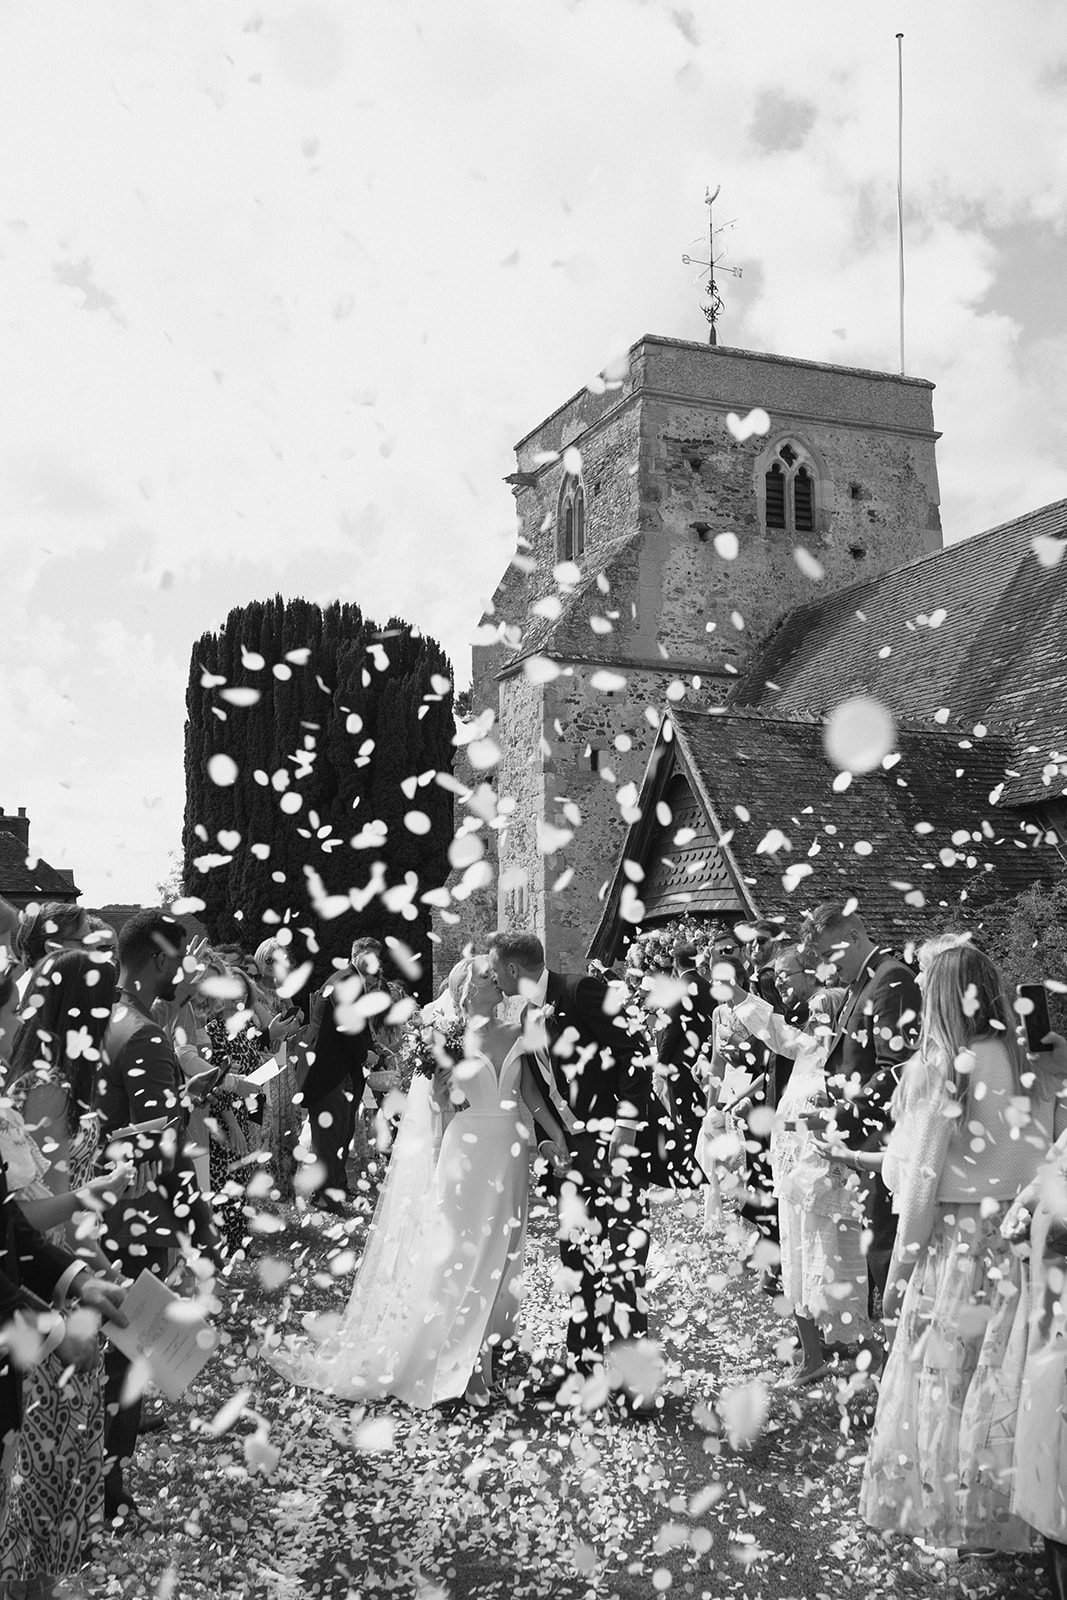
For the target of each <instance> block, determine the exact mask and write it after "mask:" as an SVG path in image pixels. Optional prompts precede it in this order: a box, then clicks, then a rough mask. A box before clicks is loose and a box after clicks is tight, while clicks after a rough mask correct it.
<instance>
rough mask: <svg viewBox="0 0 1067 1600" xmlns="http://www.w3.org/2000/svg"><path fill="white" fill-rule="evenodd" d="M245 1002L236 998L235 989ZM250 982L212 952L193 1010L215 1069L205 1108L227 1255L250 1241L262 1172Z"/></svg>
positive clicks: (257, 1048) (258, 1036) (215, 1203)
mask: <svg viewBox="0 0 1067 1600" xmlns="http://www.w3.org/2000/svg"><path fill="white" fill-rule="evenodd" d="M237 983H240V984H241V985H242V991H241V993H242V997H241V998H237V997H236V992H235V991H236V984H237ZM248 999H249V986H248V980H247V978H246V977H245V975H244V974H243V973H241V972H238V971H236V970H235V969H234V968H232V967H230V966H228V965H227V964H226V962H225V961H224V960H223V959H222V958H221V957H220V956H219V955H218V953H217V952H212V953H211V955H210V956H209V957H208V960H207V963H206V968H205V972H204V974H203V975H202V976H201V979H200V985H199V989H198V992H197V994H196V995H195V996H194V1001H193V1006H194V1011H195V1013H196V1019H197V1024H198V1026H197V1032H196V1046H197V1053H198V1055H199V1056H200V1057H201V1059H203V1060H204V1061H207V1062H209V1063H210V1065H211V1066H212V1067H213V1068H214V1069H215V1074H216V1076H215V1082H214V1083H213V1084H212V1086H211V1092H210V1094H209V1095H208V1096H207V1100H206V1103H205V1106H204V1114H205V1121H206V1124H207V1130H208V1134H209V1141H208V1163H209V1168H210V1175H211V1203H212V1207H213V1209H214V1213H215V1225H216V1227H217V1228H218V1231H219V1236H220V1240H221V1243H222V1246H223V1249H224V1250H225V1252H226V1254H227V1255H233V1254H234V1253H235V1252H236V1251H238V1250H243V1249H244V1245H245V1241H246V1239H247V1237H248V1232H249V1228H248V1219H247V1218H246V1216H245V1189H246V1188H247V1185H248V1183H249V1181H250V1179H251V1178H252V1176H253V1173H254V1172H256V1171H258V1165H257V1163H256V1161H255V1154H256V1152H257V1151H258V1150H259V1148H260V1133H259V1122H258V1117H257V1111H258V1109H259V1106H260V1105H261V1103H262V1100H261V1097H262V1090H261V1089H260V1087H259V1085H258V1084H256V1083H252V1082H251V1081H250V1079H249V1074H250V1073H252V1072H254V1071H255V1069H256V1068H257V1067H258V1066H259V1064H260V1061H261V1060H262V1058H263V1054H264V1042H265V1039H264V1035H263V1034H262V1033H261V1032H260V1029H259V1026H258V1024H257V1022H256V1020H255V1017H254V1015H253V1013H252V1010H251V1008H250V1006H249V1005H248V1003H247V1001H248Z"/></svg>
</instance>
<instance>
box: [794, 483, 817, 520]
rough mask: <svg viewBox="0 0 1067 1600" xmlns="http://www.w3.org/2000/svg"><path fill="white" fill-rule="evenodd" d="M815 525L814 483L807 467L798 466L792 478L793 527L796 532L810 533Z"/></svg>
mask: <svg viewBox="0 0 1067 1600" xmlns="http://www.w3.org/2000/svg"><path fill="white" fill-rule="evenodd" d="M814 526H815V485H814V484H813V483H812V481H811V473H810V472H809V471H808V469H807V467H798V468H797V475H796V477H795V478H794V479H793V527H794V529H795V530H796V532H797V533H810V532H811V530H812V529H813V528H814Z"/></svg>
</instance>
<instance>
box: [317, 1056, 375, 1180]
mask: <svg viewBox="0 0 1067 1600" xmlns="http://www.w3.org/2000/svg"><path fill="white" fill-rule="evenodd" d="M362 1097H363V1086H362V1084H360V1092H359V1098H360V1099H362ZM308 1123H309V1132H310V1135H311V1148H312V1150H313V1152H314V1154H315V1159H316V1161H319V1162H321V1163H322V1166H323V1167H324V1168H325V1177H324V1179H323V1184H322V1188H321V1189H320V1191H319V1193H320V1194H321V1193H326V1194H327V1195H328V1196H329V1197H330V1198H331V1199H336V1198H338V1196H339V1195H345V1194H347V1193H348V1172H347V1170H346V1163H347V1161H348V1147H349V1145H350V1144H351V1143H352V1134H353V1132H354V1131H355V1125H356V1095H355V1088H354V1085H353V1084H352V1083H351V1082H350V1081H349V1079H347V1078H345V1079H344V1080H343V1081H342V1082H341V1083H339V1084H337V1085H336V1086H335V1087H333V1088H332V1089H331V1090H330V1092H329V1093H328V1094H324V1095H322V1096H321V1097H320V1098H318V1099H315V1100H311V1099H309V1100H308Z"/></svg>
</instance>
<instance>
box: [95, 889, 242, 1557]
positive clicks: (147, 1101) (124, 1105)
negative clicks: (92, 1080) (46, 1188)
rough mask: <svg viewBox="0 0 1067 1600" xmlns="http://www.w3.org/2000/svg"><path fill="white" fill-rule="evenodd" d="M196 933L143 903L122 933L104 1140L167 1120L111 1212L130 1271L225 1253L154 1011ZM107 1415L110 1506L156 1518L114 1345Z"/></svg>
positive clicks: (174, 1064)
mask: <svg viewBox="0 0 1067 1600" xmlns="http://www.w3.org/2000/svg"><path fill="white" fill-rule="evenodd" d="M185 945H186V933H185V929H184V928H183V927H182V925H181V923H180V922H178V921H177V920H176V919H175V918H174V917H172V916H170V915H168V913H167V912H165V911H163V910H161V909H158V908H150V909H148V910H145V911H136V912H134V914H133V916H132V917H130V918H129V920H128V921H127V922H125V923H124V924H123V927H122V931H121V932H120V934H119V994H118V1001H117V1004H116V1006H115V1009H114V1011H113V1013H112V1016H111V1021H110V1024H109V1026H108V1030H107V1034H106V1037H105V1040H104V1055H105V1062H104V1066H103V1072H102V1083H101V1090H100V1099H99V1107H100V1114H101V1145H102V1146H103V1147H104V1148H106V1147H107V1144H108V1138H109V1135H110V1134H111V1133H112V1132H113V1131H114V1130H116V1129H118V1128H125V1127H129V1126H131V1125H134V1124H138V1123H151V1122H160V1121H161V1122H162V1123H163V1126H162V1128H155V1129H145V1130H144V1131H142V1132H140V1133H138V1134H137V1136H136V1138H135V1139H134V1141H133V1144H134V1159H135V1161H136V1163H137V1177H136V1181H135V1184H134V1186H133V1187H132V1188H131V1189H130V1190H129V1191H127V1193H126V1194H125V1195H124V1196H123V1197H122V1198H121V1199H120V1200H119V1201H118V1202H117V1204H116V1205H114V1206H111V1207H109V1208H108V1209H107V1210H106V1211H105V1213H104V1223H105V1233H104V1240H103V1243H104V1249H105V1251H106V1252H107V1254H108V1256H109V1257H110V1258H111V1259H112V1260H113V1261H114V1262H115V1263H116V1265H118V1266H119V1267H120V1268H121V1269H122V1271H123V1272H124V1273H125V1274H126V1275H127V1276H128V1277H131V1278H136V1277H138V1276H139V1274H140V1273H141V1272H142V1271H145V1270H147V1271H149V1272H152V1273H154V1274H155V1275H156V1276H157V1277H160V1278H165V1277H166V1276H167V1273H168V1272H169V1271H170V1268H171V1264H172V1262H173V1259H174V1256H175V1252H176V1250H177V1249H178V1248H179V1246H180V1245H181V1244H182V1242H183V1240H184V1241H187V1242H189V1243H190V1244H191V1246H195V1247H196V1249H198V1250H199V1251H202V1252H204V1253H206V1254H209V1255H213V1256H214V1257H215V1259H216V1261H217V1241H216V1239H215V1237H214V1235H213V1231H212V1229H211V1225H210V1219H209V1217H208V1216H207V1215H206V1214H205V1208H204V1205H203V1202H202V1200H201V1197H200V1195H199V1191H198V1190H197V1187H196V1175H195V1172H194V1170H193V1167H192V1164H191V1162H190V1161H189V1159H188V1156H187V1155H186V1154H185V1151H184V1149H183V1140H184V1120H185V1119H184V1110H183V1104H182V1101H183V1080H182V1073H181V1069H180V1067H179V1065H178V1060H177V1057H176V1055H175V1053H174V1046H173V1044H172V1043H171V1041H170V1039H169V1037H168V1035H167V1032H166V1029H165V1028H164V1027H163V1025H162V1024H161V1023H160V1022H159V1021H158V1020H157V1018H156V1017H155V1016H153V1012H152V1008H153V1006H154V1005H155V1004H156V1002H157V1001H164V1002H170V1001H173V1000H174V999H175V994H176V990H177V986H178V982H179V978H180V977H181V976H182V975H183V964H182V956H183V953H184V950H185ZM104 1365H105V1371H106V1377H107V1383H106V1390H105V1399H106V1403H107V1419H106V1421H105V1433H104V1443H105V1450H106V1460H105V1468H106V1471H105V1478H104V1514H105V1516H106V1517H107V1518H108V1519H109V1520H110V1521H112V1522H113V1523H114V1522H118V1523H120V1524H121V1530H120V1531H127V1530H129V1529H130V1528H132V1527H134V1526H136V1525H147V1524H148V1521H149V1519H148V1518H147V1517H145V1515H144V1513H143V1512H141V1511H140V1510H139V1508H138V1507H137V1506H136V1505H135V1503H134V1501H133V1497H132V1495H131V1494H130V1493H129V1491H128V1489H127V1488H126V1485H125V1482H124V1477H123V1472H124V1468H125V1466H126V1465H127V1463H128V1462H130V1461H131V1460H132V1458H133V1454H134V1451H135V1449H136V1446H137V1435H138V1431H139V1428H140V1419H141V1395H140V1393H136V1394H132V1395H131V1394H129V1393H128V1392H127V1393H124V1385H125V1384H126V1379H127V1375H128V1373H129V1366H130V1364H129V1362H128V1360H127V1359H126V1357H125V1356H124V1355H123V1354H122V1352H121V1351H119V1350H116V1349H115V1348H114V1347H113V1346H110V1347H109V1348H108V1351H107V1354H106V1356H105V1361H104Z"/></svg>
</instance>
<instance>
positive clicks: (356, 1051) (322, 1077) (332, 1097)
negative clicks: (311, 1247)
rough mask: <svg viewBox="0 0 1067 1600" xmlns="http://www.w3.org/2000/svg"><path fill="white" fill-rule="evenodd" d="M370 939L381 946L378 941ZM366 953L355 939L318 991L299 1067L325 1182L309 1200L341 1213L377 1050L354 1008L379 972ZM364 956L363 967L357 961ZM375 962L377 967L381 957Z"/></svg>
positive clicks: (313, 1143)
mask: <svg viewBox="0 0 1067 1600" xmlns="http://www.w3.org/2000/svg"><path fill="white" fill-rule="evenodd" d="M370 943H371V944H372V945H376V946H377V947H378V949H380V948H381V946H380V945H378V942H377V940H371V941H370ZM366 953H367V943H366V941H365V940H363V939H356V940H355V941H354V942H353V944H352V954H351V959H350V961H349V963H348V965H347V966H344V967H341V968H339V969H338V971H337V972H335V973H334V975H333V977H332V978H331V979H330V980H329V982H327V983H325V984H324V985H323V987H322V988H321V989H320V990H319V992H318V993H317V994H316V995H315V996H314V998H313V1000H312V1003H311V1021H310V1024H309V1027H308V1031H307V1034H306V1036H305V1039H304V1045H303V1051H302V1054H303V1057H304V1066H303V1072H302V1074H301V1073H300V1072H298V1079H299V1081H300V1086H301V1100H302V1101H303V1103H304V1105H306V1106H307V1111H308V1123H309V1130H310V1134H311V1148H312V1150H313V1151H314V1154H315V1158H316V1161H317V1162H318V1164H319V1167H320V1169H321V1173H322V1186H321V1187H320V1188H319V1189H317V1190H316V1191H315V1193H314V1194H313V1195H312V1197H311V1203H312V1204H313V1205H315V1206H318V1207H320V1208H321V1209H322V1210H325V1211H331V1212H333V1213H335V1214H339V1215H345V1214H347V1209H348V1205H349V1203H350V1202H351V1200H352V1199H353V1198H354V1196H353V1195H352V1193H351V1191H350V1189H349V1184H348V1171H347V1161H348V1152H349V1149H350V1147H351V1144H352V1138H353V1133H354V1131H355V1122H356V1116H357V1114H358V1109H359V1106H360V1104H361V1103H362V1100H363V1092H364V1089H365V1087H366V1081H367V1071H368V1058H369V1057H370V1055H371V1054H372V1052H373V1040H372V1037H371V1031H370V1029H369V1028H368V1027H367V1026H366V1025H365V1021H364V1019H363V1017H362V1016H360V1015H358V1013H356V1012H355V1010H354V1009H353V1008H354V1006H355V1002H356V1001H357V999H358V998H359V997H360V995H362V994H363V993H364V991H365V987H366V981H367V978H368V977H370V978H372V979H373V978H374V976H375V974H374V973H373V972H372V971H371V970H370V965H371V964H370V963H369V962H368V961H367V960H366ZM361 959H362V961H363V966H364V968H365V969H366V970H364V971H360V970H359V967H358V966H357V963H359V962H360V961H361ZM374 964H375V966H376V967H377V966H378V962H377V958H375V963H374Z"/></svg>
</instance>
